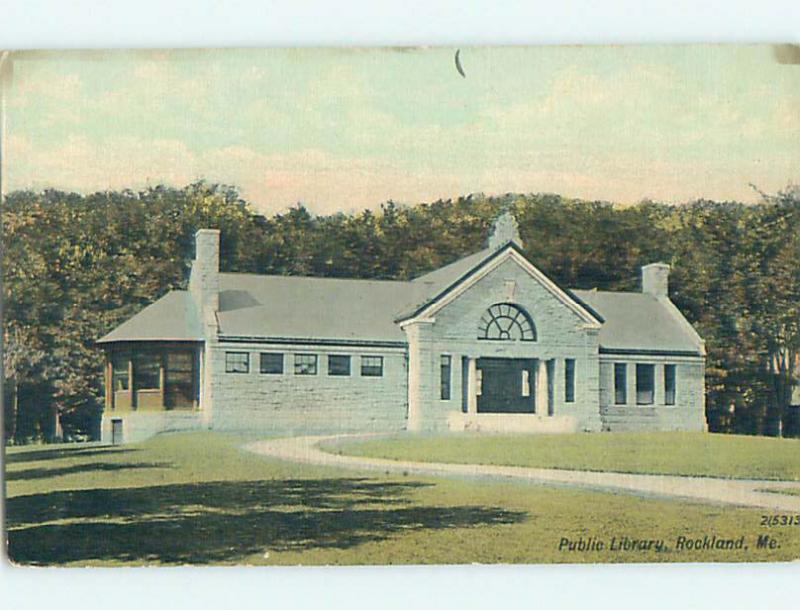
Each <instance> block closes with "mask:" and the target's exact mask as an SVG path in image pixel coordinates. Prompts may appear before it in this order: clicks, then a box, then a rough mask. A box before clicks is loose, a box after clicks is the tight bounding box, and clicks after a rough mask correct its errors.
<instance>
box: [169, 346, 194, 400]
mask: <svg viewBox="0 0 800 610" xmlns="http://www.w3.org/2000/svg"><path fill="white" fill-rule="evenodd" d="M165 360H166V366H165V367H164V368H165V370H164V406H166V407H167V408H189V407H193V406H194V405H195V399H196V398H197V393H196V384H195V355H194V352H192V351H190V350H174V351H173V350H171V351H168V352H167V353H166V359H165Z"/></svg>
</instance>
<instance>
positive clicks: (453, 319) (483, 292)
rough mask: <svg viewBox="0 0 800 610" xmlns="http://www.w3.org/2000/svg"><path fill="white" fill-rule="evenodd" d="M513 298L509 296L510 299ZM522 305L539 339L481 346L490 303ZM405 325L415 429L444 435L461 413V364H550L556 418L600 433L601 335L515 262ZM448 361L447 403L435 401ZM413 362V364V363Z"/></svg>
mask: <svg viewBox="0 0 800 610" xmlns="http://www.w3.org/2000/svg"><path fill="white" fill-rule="evenodd" d="M512 292H513V295H511V293H512ZM506 302H511V303H515V304H517V305H519V306H521V307H523V308H524V309H525V310H526V311H527V312H528V314H529V315H530V316H531V317H532V319H533V322H534V324H535V326H536V332H537V340H536V341H533V342H529V341H486V340H478V338H477V336H478V325H479V322H480V319H481V316H483V314H484V313H485V312H486V310H487V309H489V307H491V306H492V305H494V304H495V303H506ZM432 318H433V321H432V322H430V321H429V322H425V321H415V322H413V323H411V324H409V325H407V326H406V332H407V336H408V341H409V357H410V358H411V360H412V366H415V367H418V369H419V370H418V371H414V373H415V374H418V379H417V380H413V381H412V387H411V393H410V396H409V401H410V402H411V405H410V412H411V414H412V421H414V423H415V424H416V428H417V429H420V430H447V429H448V427H449V424H448V421H450V422H452V421H453V419H452V417H450V416H451V414H452V413H458V412H461V411H462V407H463V401H464V387H463V375H462V358H464V357H468V358H479V357H499V358H539V359H543V360H547V359H555V381H554V414H553V415H554V417H561V416H565V417H568V418H570V420H572V421H574V422H577V424H576V428H577V429H578V430H599V429H600V418H599V409H598V404H599V361H598V343H597V341H598V338H597V336H598V333H597V330H596V329H591V328H587V327H586V323H585V321H584V320H582V319H581V318H580V317H579V316H578V315H577V314H576V313H575V312H574V311H573V310H571V309H570V308H569V307H567V306H566V305H565V304H564V303H563V302H562V301H560V300H559V299H558V298H557V297H556V296H554V295H553V294H552V293H551V292H550V291H549V290H548V289H546V288H545V287H544V286H543V285H542V284H541V283H539V281H537V280H536V279H535V278H533V277H531V276H530V275H529V274H528V272H527V271H526V270H525V269H523V268H522V267H521V266H520V265H519V264H517V263H516V262H515V261H513V260H506V261H504V262H503V263H501V264H500V265H499V266H498V267H496V268H495V269H493V270H492V271H490V272H489V273H488V274H487V275H486V276H484V277H482V278H481V279H480V280H479V281H477V282H476V283H475V284H473V285H472V286H471V287H469V288H468V289H467V290H465V291H464V292H463V293H462V294H460V295H459V296H457V297H456V298H455V299H453V300H452V301H451V302H449V303H448V304H446V305H445V306H444V307H443V308H442V309H440V310H439V311H437V312H436V313H435V314H434V315H433V316H432ZM443 354H444V355H450V356H451V357H452V363H453V370H452V391H451V398H450V400H441V399H440V392H439V390H440V368H439V363H440V357H441V356H442V355H443ZM415 357H416V358H417V359H418V361H417V362H416V363H414V358H415ZM566 358H574V359H575V361H576V378H575V400H574V402H570V403H567V402H566V401H565V389H564V386H565V373H564V371H565V364H564V361H565V359H566Z"/></svg>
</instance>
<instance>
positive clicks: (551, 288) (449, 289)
mask: <svg viewBox="0 0 800 610" xmlns="http://www.w3.org/2000/svg"><path fill="white" fill-rule="evenodd" d="M506 263H510V264H513V265H515V266H516V268H517V269H518V270H519V271H521V272H522V273H523V274H524V277H526V278H530V279H531V280H533V281H535V282H536V283H537V284H539V285H540V286H541V287H542V288H543V289H544V290H546V291H547V292H548V293H549V294H550V295H552V296H553V297H554V298H555V299H557V300H558V301H559V302H560V303H561V304H563V305H564V306H565V307H567V308H569V309H570V310H572V311H573V312H574V313H575V314H576V315H577V316H578V317H579V318H580V319H581V321H582V322H583V323H584V324H586V325H588V326H589V327H596V328H599V327H600V325H601V324H602V322H603V319H602V318H601V317H600V316H599V314H597V313H596V312H595V311H593V310H592V309H591V308H590V307H588V306H587V305H586V304H585V303H583V302H582V301H580V300H579V299H578V298H576V297H575V296H574V295H573V294H572V293H570V292H569V291H568V290H565V289H563V288H561V287H560V286H558V285H557V284H556V283H555V282H554V281H553V280H551V279H550V278H548V277H547V276H546V275H545V274H544V273H542V272H541V271H540V270H539V269H538V268H537V267H535V266H534V265H533V264H532V263H531V262H530V261H529V260H528V259H527V258H525V256H524V254H523V253H522V250H521V248H520V247H519V246H518V245H517V244H515V243H514V242H509V243H508V244H506V245H505V246H503V247H502V248H499V249H497V250H495V251H494V252H491V253H488V254H487V255H486V256H485V257H483V258H481V259H480V260H478V261H475V263H474V264H473V265H472V266H470V267H469V268H468V269H465V270H463V273H462V274H461V275H460V277H458V278H457V279H455V280H454V281H452V282H450V283H449V284H447V285H446V286H445V285H441V286H438V287H436V288H438V290H434V291H431V293H430V294H429V295H428V298H427V299H426V300H425V301H424V302H422V303H420V304H419V305H418V306H417V307H415V308H414V309H413V310H411V311H409V312H407V313H406V314H404V315H403V314H401V315H400V316H398V318H397V320H396V321H397V322H398V323H400V324H401V325H405V324H408V323H411V322H413V321H421V320H429V319H430V318H432V317H433V316H435V315H436V312H438V311H440V310H441V309H442V308H443V307H446V306H447V305H448V304H449V303H451V302H452V301H453V300H455V299H456V298H458V297H459V296H460V295H461V294H463V293H464V292H466V291H467V290H469V289H470V288H472V287H473V286H475V285H477V284H478V283H479V282H480V281H481V280H483V278H485V277H487V276H488V275H489V274H491V273H492V272H493V271H495V270H496V269H498V268H499V267H501V266H502V265H504V264H506ZM519 281H520V280H519V279H516V278H509V279H507V280H504V281H503V283H502V285H501V286H500V288H499V292H498V294H497V301H508V302H513V301H514V299H515V297H516V292H517V289H518V283H519Z"/></svg>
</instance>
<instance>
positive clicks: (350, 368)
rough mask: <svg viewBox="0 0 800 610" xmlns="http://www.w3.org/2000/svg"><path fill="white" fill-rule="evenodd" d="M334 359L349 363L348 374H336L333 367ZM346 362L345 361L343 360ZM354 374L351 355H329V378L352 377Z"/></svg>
mask: <svg viewBox="0 0 800 610" xmlns="http://www.w3.org/2000/svg"><path fill="white" fill-rule="evenodd" d="M333 359H345V360H346V361H347V372H346V373H341V372H338V373H334V372H333V368H332V367H331V362H332V361H333ZM343 361H344V360H343ZM352 374H353V365H352V357H351V356H350V354H328V376H329V377H350V376H351V375H352Z"/></svg>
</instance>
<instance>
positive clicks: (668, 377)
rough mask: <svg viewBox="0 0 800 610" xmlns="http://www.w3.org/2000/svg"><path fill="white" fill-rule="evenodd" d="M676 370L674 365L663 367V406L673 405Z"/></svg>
mask: <svg viewBox="0 0 800 610" xmlns="http://www.w3.org/2000/svg"><path fill="white" fill-rule="evenodd" d="M676 372H677V371H676V369H675V365H674V364H665V365H664V404H665V405H670V406H671V405H674V404H675V381H676Z"/></svg>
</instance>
